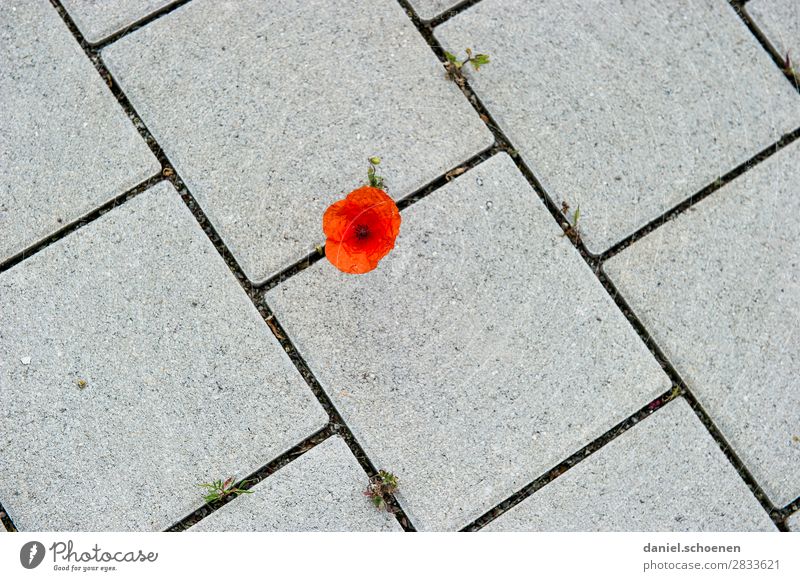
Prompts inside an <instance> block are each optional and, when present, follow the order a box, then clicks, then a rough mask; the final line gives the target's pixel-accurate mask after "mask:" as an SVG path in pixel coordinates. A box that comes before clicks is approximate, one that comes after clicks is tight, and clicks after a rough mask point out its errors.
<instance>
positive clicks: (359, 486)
mask: <svg viewBox="0 0 800 581" xmlns="http://www.w3.org/2000/svg"><path fill="white" fill-rule="evenodd" d="M367 483H368V479H367V476H366V474H364V471H363V470H362V469H361V466H359V465H358V462H357V461H356V459H355V458H354V457H353V454H352V453H351V452H350V449H349V448H348V447H347V444H345V442H344V440H342V439H341V438H339V437H338V436H335V437H332V438H329V439H327V440H325V441H324V442H323V443H322V444H319V445H318V446H316V447H315V448H312V449H311V450H310V451H309V452H307V453H306V454H304V455H303V456H301V457H300V458H298V459H297V460H295V461H294V462H292V463H290V464H288V465H286V466H285V467H283V468H281V469H280V470H279V471H278V472H276V473H275V474H273V475H271V476H270V477H269V478H267V479H266V480H264V481H263V482H261V483H260V484H258V485H257V486H255V487H253V488H252V489H251V490H253V494H244V495H241V496H239V497H238V498H237V499H236V500H234V501H233V502H231V503H229V504H226V505H225V506H223V507H222V508H221V509H219V510H218V511H216V512H213V513H211V514H210V515H209V516H207V517H206V518H204V519H203V520H201V521H200V522H199V523H198V524H196V525H195V526H193V527H192V528H191V529H190V530H192V531H248V532H250V531H300V532H308V531H398V532H399V531H402V529H401V528H400V525H399V524H398V523H397V519H395V518H394V517H393V516H392V515H391V514H389V513H388V512H386V511H380V510H376V508H375V507H374V506H373V505H372V504H370V502H369V500H368V499H367V498H366V497H365V496H364V490H365V489H366V487H367Z"/></svg>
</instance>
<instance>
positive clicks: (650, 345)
mask: <svg viewBox="0 0 800 581" xmlns="http://www.w3.org/2000/svg"><path fill="white" fill-rule="evenodd" d="M397 2H398V3H399V4H400V6H401V7H402V8H403V10H404V11H405V12H406V14H407V15H408V17H409V18H410V19H411V21H412V23H413V24H414V26H415V27H416V28H417V30H418V32H419V33H420V34H421V35H422V37H423V38H424V39H425V41H426V42H427V44H428V46H429V47H430V49H431V50H432V51H433V52H434V54H435V55H436V56H437V58H438V59H439V61H440V62H441V63H442V65H443V66H444V65H445V64H446V62H447V59H446V58H445V55H444V48H443V47H442V45H441V43H440V42H439V41H438V39H437V38H436V37H435V36H434V34H433V28H432V27H431V26H430V25H429V24H427V23H426V22H424V21H423V20H422V19H420V18H419V16H418V15H417V13H416V11H415V10H414V8H413V7H412V6H411V5H410V3H409V1H408V0H397ZM476 3H477V2H475V4H476ZM472 5H473V4H469V6H467V3H466V2H465V3H464V6H463V8H464V9H467V8H468V7H470V6H472ZM433 21H434V22H436V19H434V20H433ZM443 21H444V20H442V22H443ZM459 86H460V88H461V90H462V92H463V93H464V96H465V97H466V98H467V101H469V103H471V104H472V106H473V108H474V109H475V110H476V112H477V113H478V115H479V116H480V118H481V120H482V121H483V122H484V123H485V125H486V126H487V128H488V129H489V130H490V131H491V132H492V134H493V135H494V136H495V141H496V143H497V144H498V147H499V148H501V149H502V150H504V151H506V152H507V153H509V155H510V156H511V159H512V160H513V161H514V163H515V165H516V166H517V169H518V170H519V171H520V173H522V175H523V176H524V177H525V179H526V180H527V181H528V183H529V184H530V186H531V187H532V188H533V189H534V191H535V192H536V193H537V195H538V196H539V198H540V199H541V201H542V203H543V204H544V205H545V207H546V208H547V209H548V210H549V211H550V214H551V215H552V216H553V218H554V219H555V220H556V223H557V224H558V225H559V226H560V227H561V229H562V230H563V232H564V234H565V236H566V238H567V239H568V240H569V241H570V242H571V243H572V244H573V246H574V247H575V249H576V250H577V251H578V253H579V254H580V255H581V257H582V258H583V259H584V260H585V261H586V263H587V265H588V266H589V268H590V269H591V270H592V272H594V273H595V275H596V276H597V278H598V281H599V282H600V284H601V285H602V286H603V288H604V289H605V290H606V292H607V293H608V294H609V296H610V297H611V298H612V300H613V301H614V303H615V304H616V305H617V307H618V308H619V309H620V310H621V311H622V313H623V315H624V316H625V318H626V319H627V320H628V322H629V323H630V324H631V325H632V326H633V328H634V330H635V331H636V333H637V334H638V335H639V337H640V339H641V340H642V341H643V342H644V343H645V345H646V347H647V349H648V350H649V351H650V353H651V354H652V355H653V356H654V357H655V359H656V361H657V362H658V363H659V365H661V367H662V369H663V370H664V371H665V373H666V374H667V375H668V377H669V378H670V380H671V381H672V382H673V385H676V386H677V387H678V388H679V389H680V392H681V395H683V396H684V397H685V398H686V400H687V402H689V404H690V406H691V408H692V410H694V412H695V414H696V415H697V417H698V418H699V419H700V421H701V422H702V423H703V425H704V426H705V427H706V429H707V430H708V432H709V433H710V434H711V436H712V437H713V438H714V441H715V442H716V443H717V446H718V447H719V448H720V450H721V451H722V452H723V453H724V454H725V457H726V458H727V459H728V461H729V462H730V463H731V465H732V466H733V467H734V469H735V470H736V472H737V474H738V475H739V477H740V478H741V479H742V480H743V481H744V482H745V484H746V485H747V487H748V488H749V489H750V491H751V492H752V493H753V495H754V496H755V497H756V499H757V500H758V502H759V503H760V504H761V506H762V508H763V509H764V510H765V511H766V512H767V514H768V515H769V517H770V518H771V519H772V521H773V522H774V523H775V525H776V527H777V528H778V529H779V530H782V531H786V530H787V528H786V524H785V522H784V521H785V517H783V515H782V511H781V510H779V509H777V508H776V507H775V506H774V505H773V504H772V503H771V501H770V500H769V499H768V498H767V496H766V494H765V493H764V491H763V489H762V488H761V486H760V485H759V484H758V482H757V481H756V480H755V479H754V478H753V476H752V474H751V473H750V471H749V470H748V469H747V467H746V466H745V464H744V463H743V462H742V461H741V459H740V458H739V456H738V454H736V453H735V452H734V451H733V449H732V448H731V446H730V444H728V442H727V440H726V439H725V438H724V437H723V436H722V433H721V432H720V430H719V429H718V428H717V427H716V425H715V424H714V423H713V421H712V420H711V418H710V417H709V415H708V414H707V413H706V412H705V410H704V409H703V408H702V406H701V405H700V403H699V402H698V400H697V398H696V397H695V396H694V395H693V394H692V392H691V390H689V388H688V387H687V385H686V382H685V381H683V379H682V378H681V376H680V375H679V374H678V372H677V370H676V369H675V367H674V366H673V365H672V363H671V362H670V361H669V360H667V358H666V357H665V356H664V354H663V352H662V350H661V349H660V348H659V347H658V345H657V344H656V342H655V341H654V340H653V338H652V336H651V335H650V333H649V331H647V329H646V328H645V326H644V325H643V324H642V322H641V321H640V320H639V319H638V317H637V316H636V315H635V314H634V313H633V311H632V310H631V309H630V307H629V306H628V305H627V303H626V301H625V300H624V298H623V297H622V295H621V294H620V293H619V291H617V289H616V288H615V287H614V285H613V284H612V283H611V281H610V279H608V277H607V276H606V275H605V273H603V272H602V268H601V266H602V260H600V258H601V257H602V255H600V256H595V255H593V254H592V253H590V252H589V251H588V250H587V249H586V247H585V245H584V244H583V242H582V241H581V239H580V236H579V235H578V236H574V235H572V234H573V233H572V232H570V225H569V223H568V222H567V221H566V218H565V217H564V215H563V214H562V213H561V211H560V210H559V208H558V207H557V206H556V205H555V203H554V202H553V201H552V200H551V198H550V197H549V196H548V195H547V192H546V191H545V189H544V188H543V187H542V185H541V182H539V180H538V179H537V178H536V176H535V175H534V173H533V172H532V171H531V169H530V168H529V167H528V165H527V164H526V163H525V162H524V161H523V160H522V158H521V157H520V155H519V153H518V152H517V150H516V148H515V147H514V146H513V143H512V142H511V140H510V139H509V138H508V137H507V136H506V135H505V132H504V131H503V130H502V129H501V128H500V127H499V126H498V124H497V123H496V122H495V120H494V117H493V116H492V115H491V113H490V112H489V111H488V109H487V108H486V107H485V105H484V104H483V102H482V101H481V99H480V98H479V97H478V95H477V93H475V91H474V90H473V89H472V87H471V86H470V83H469V79H468V78H465V79H464V82H463V83H461V84H459ZM798 137H800V129H798V130H795V131H794V132H792V133H790V134H788V135H784V136H783V137H782V138H781V140H779V141H778V142H776V143H775V144H773V145H771V146H770V147H768V148H767V149H765V150H764V151H762V152H760V153H759V154H757V155H756V157H755V158H753V159H751V160H749V162H745V164H742V165H741V166H739V167H738V168H736V169H734V170H732V171H731V172H729V173H728V174H726V175H725V176H723V178H720V179H719V180H717V182H721V183H719V184H718V185H717V182H715V184H712V185H711V186H708V187H706V188H704V189H703V190H701V191H700V192H699V193H698V194H697V195H695V196H691V197H690V198H689V199H688V200H687V201H686V202H684V204H685V205H679V206H678V207H677V208H673V209H672V210H670V211H668V212H667V213H666V214H670V212H674V214H670V216H669V217H670V218H672V217H674V216H675V215H677V214H678V213H679V212H683V211H685V210H687V209H688V208H690V207H692V206H693V205H694V204H696V203H697V202H699V201H700V199H703V198H705V197H707V196H708V195H710V194H711V193H713V192H714V191H716V190H717V189H719V188H720V187H722V185H724V184H725V183H727V182H726V181H725V180H724V178H725V177H728V181H730V180H732V179H734V178H735V177H737V176H738V175H740V174H741V173H744V172H745V171H747V170H748V169H750V168H751V167H753V166H755V165H757V164H758V163H759V162H761V161H763V159H766V158H767V157H769V156H770V155H772V154H773V153H775V151H777V150H778V149H780V148H782V147H785V146H786V145H788V143H790V142H792V141H794V140H796V139H797V138H798ZM773 148H776V149H773ZM737 172H738V173H737ZM715 186H716V187H715ZM700 194H704V195H702V197H701V196H700ZM664 216H665V215H663V214H662V216H661V217H659V218H656V219H655V220H653V221H652V222H651V223H650V224H648V225H647V226H645V228H647V227H648V226H649V227H650V230H649V231H652V229H655V228H656V227H657V225H660V224H663V222H664V221H665V219H664ZM649 231H648V232H649ZM637 232H638V231H637ZM618 251H619V249H618ZM628 419H629V420H630V419H632V418H628ZM625 421H628V420H625ZM623 423H624V422H623ZM589 446H591V444H589ZM537 489H538V488H535V487H534V483H531V484H529V485H528V487H526V488H524V489H523V490H527V491H528V495H530V494H532V493H533V492H534V491H535V490H537ZM516 494H517V495H520V494H522V491H520V492H517V493H516ZM511 498H513V496H512V497H511ZM522 499H524V498H519V499H517V501H516V502H520V501H521V500H522ZM508 501H510V499H506V501H504V502H508ZM516 502H515V504H516ZM502 506H504V503H503V502H501V503H500V504H498V505H497V506H496V507H495V508H497V509H500V507H502ZM507 508H508V507H507ZM507 508H505V509H500V510H501V513H502V512H505V510H507ZM492 510H493V509H492ZM491 512H492V511H491V510H490V511H489V512H487V513H486V514H489V513H491ZM484 516H486V515H484ZM496 516H499V514H498V515H495V516H494V517H492V518H496ZM482 518H483V517H482ZM479 522H480V519H478V520H477V521H475V523H473V524H475V525H476V527H477V528H474V529H469V530H477V529H478V528H480V526H477V524H478V523H479ZM487 522H488V521H487ZM483 524H486V523H483ZM470 526H471V525H470ZM481 526H483V525H481ZM465 530H466V529H465Z"/></svg>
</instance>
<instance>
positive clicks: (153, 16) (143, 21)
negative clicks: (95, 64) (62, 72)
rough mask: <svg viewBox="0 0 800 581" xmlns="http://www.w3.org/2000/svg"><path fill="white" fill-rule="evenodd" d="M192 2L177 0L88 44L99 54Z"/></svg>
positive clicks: (189, 0)
mask: <svg viewBox="0 0 800 581" xmlns="http://www.w3.org/2000/svg"><path fill="white" fill-rule="evenodd" d="M191 1H192V0H176V1H175V2H172V3H170V4H167V5H166V6H162V7H161V8H159V9H157V10H155V11H154V12H151V13H150V14H147V15H145V16H143V17H142V18H140V19H138V20H137V21H136V22H133V23H132V24H128V25H126V26H124V27H123V28H121V29H119V30H118V31H116V32H114V33H112V34H110V35H108V36H106V37H105V38H102V39H100V40H98V41H97V42H88V41H87V44H88V45H89V46H91V47H92V48H93V49H94V50H96V51H98V52H99V51H101V50H102V49H104V48H105V47H107V46H108V45H109V44H113V43H115V42H117V41H118V40H119V39H121V38H123V37H125V36H128V35H129V34H130V33H132V32H135V31H136V30H139V29H140V28H142V27H144V26H147V25H148V24H150V23H151V22H153V21H154V20H158V19H159V18H161V17H162V16H166V15H167V14H169V13H170V12H174V11H175V10H177V9H178V8H180V7H181V6H184V5H185V4H188V3H189V2H191Z"/></svg>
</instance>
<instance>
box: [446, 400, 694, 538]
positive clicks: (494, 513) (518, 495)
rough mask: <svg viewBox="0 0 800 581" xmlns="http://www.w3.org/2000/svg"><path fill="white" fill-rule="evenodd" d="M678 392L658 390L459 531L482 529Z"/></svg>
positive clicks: (665, 402) (656, 409)
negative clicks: (652, 396)
mask: <svg viewBox="0 0 800 581" xmlns="http://www.w3.org/2000/svg"><path fill="white" fill-rule="evenodd" d="M680 396H681V394H680V393H679V392H677V391H676V390H675V388H674V387H671V388H670V389H669V390H667V391H665V392H664V393H662V394H661V395H660V396H658V397H657V398H656V399H654V400H653V401H651V402H650V403H648V404H646V405H644V406H643V407H642V408H640V409H639V410H638V411H636V412H634V413H633V414H631V415H630V416H628V417H627V418H625V419H624V420H622V421H621V422H619V423H618V424H616V425H615V426H614V427H612V428H611V429H610V430H608V431H607V432H605V433H604V434H603V435H601V436H599V437H598V438H595V439H594V440H592V441H591V442H589V443H588V444H586V445H585V446H583V447H582V448H580V449H579V450H578V451H577V452H575V453H573V454H572V455H570V456H568V457H567V458H566V459H565V460H562V461H561V462H560V463H558V464H557V465H556V466H554V467H553V468H551V469H550V470H547V471H546V472H544V473H543V474H542V475H540V476H538V477H537V478H535V479H534V480H532V481H531V482H529V483H528V484H526V485H525V486H523V487H522V488H520V489H519V490H518V491H516V492H515V493H513V494H512V495H511V496H509V497H507V498H506V499H505V500H503V501H502V502H500V503H499V504H497V505H495V506H493V507H492V508H490V509H489V510H487V511H486V512H485V513H483V514H482V515H481V516H479V517H478V518H476V519H475V520H474V521H472V522H471V523H470V524H468V525H467V526H465V527H464V528H462V529H461V532H474V531H478V530H480V529H482V528H483V527H485V526H486V525H488V524H489V523H490V522H492V521H493V520H495V519H497V518H499V517H500V516H501V515H503V514H504V513H506V512H508V511H509V510H511V509H512V508H514V507H515V506H516V505H518V504H519V503H521V502H522V501H524V500H525V499H526V498H528V497H530V496H532V495H533V493H535V492H537V491H539V490H540V489H541V488H542V487H544V486H546V485H547V484H549V483H551V482H553V481H554V480H555V479H556V478H558V477H559V476H561V475H562V474H564V473H565V472H567V471H568V470H570V469H571V468H573V467H574V466H577V465H578V464H580V463H581V462H582V461H583V460H586V459H587V458H589V457H590V456H591V455H592V454H594V453H595V452H597V451H598V450H600V449H601V448H603V447H604V446H606V445H607V444H609V443H610V442H612V441H613V440H615V439H616V438H618V437H619V436H621V435H622V434H624V433H625V432H627V431H628V430H629V429H631V428H632V427H633V426H635V425H636V424H638V423H639V422H641V421H642V420H643V419H645V418H647V417H648V416H650V415H652V414H654V413H656V412H657V411H658V410H660V409H661V408H662V407H664V406H665V405H666V404H668V403H669V402H670V401H672V400H673V399H676V398H678V397H680Z"/></svg>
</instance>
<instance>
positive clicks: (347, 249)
mask: <svg viewBox="0 0 800 581" xmlns="http://www.w3.org/2000/svg"><path fill="white" fill-rule="evenodd" d="M322 230H323V231H324V232H325V236H326V237H327V240H326V242H325V256H326V257H327V258H328V260H330V262H331V264H333V265H334V266H335V267H336V268H338V269H339V270H341V271H342V272H346V273H349V274H364V273H365V272H369V271H370V270H373V269H374V268H375V267H376V266H378V262H379V261H380V259H381V258H383V257H384V256H386V255H387V254H388V253H389V251H390V250H391V249H392V248H394V241H395V239H396V238H397V234H398V233H399V232H400V212H399V210H398V209H397V205H396V204H395V203H394V200H392V198H390V197H389V195H388V194H387V193H386V192H384V191H383V190H381V189H380V188H376V187H373V186H363V187H360V188H358V189H356V190H353V191H352V192H350V193H349V194H347V197H346V198H345V199H344V200H339V201H338V202H336V203H334V204H332V205H331V206H330V207H329V208H328V209H327V210H326V211H325V215H324V216H323V217H322Z"/></svg>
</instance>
